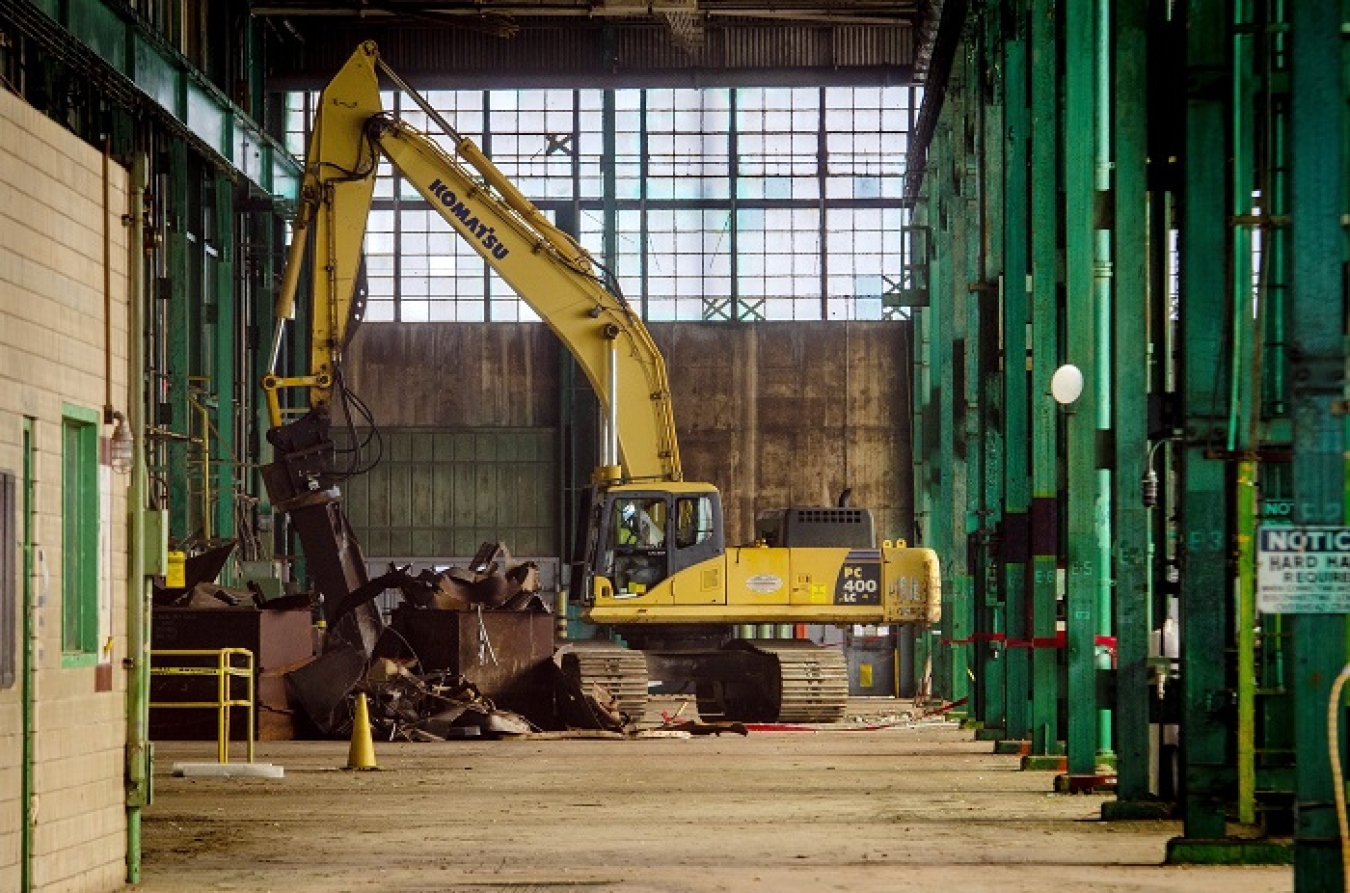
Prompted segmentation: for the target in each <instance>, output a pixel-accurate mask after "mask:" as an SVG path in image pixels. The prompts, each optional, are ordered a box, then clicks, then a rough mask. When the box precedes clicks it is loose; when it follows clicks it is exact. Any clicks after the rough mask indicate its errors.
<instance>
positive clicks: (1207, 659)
mask: <svg viewBox="0 0 1350 893" xmlns="http://www.w3.org/2000/svg"><path fill="white" fill-rule="evenodd" d="M1225 7H1226V3H1225V2H1223V0H1194V2H1192V3H1191V4H1190V6H1189V11H1188V18H1187V22H1186V25H1187V27H1186V34H1187V67H1188V81H1187V86H1188V90H1187V114H1186V143H1185V149H1184V152H1183V155H1182V165H1183V169H1184V178H1185V183H1184V186H1183V194H1182V198H1181V201H1182V204H1181V207H1182V224H1181V308H1182V309H1181V314H1180V320H1179V329H1180V339H1181V344H1180V348H1179V355H1180V359H1179V364H1178V365H1179V372H1178V380H1179V382H1180V385H1179V387H1180V390H1181V403H1182V411H1183V413H1184V426H1185V434H1184V440H1183V444H1182V453H1181V493H1180V494H1179V530H1178V537H1179V559H1180V570H1181V578H1180V586H1181V598H1180V602H1181V684H1182V724H1181V725H1182V729H1183V730H1184V742H1183V749H1182V773H1183V776H1184V778H1185V784H1186V790H1185V803H1184V810H1185V826H1184V834H1185V838H1186V839H1189V840H1191V841H1195V840H1213V839H1219V838H1222V837H1223V836H1224V832H1225V823H1224V819H1225V804H1226V801H1227V798H1228V793H1229V790H1230V788H1229V787H1225V786H1224V785H1223V784H1222V783H1221V780H1222V779H1224V778H1225V777H1226V776H1227V770H1228V769H1230V768H1231V767H1229V766H1228V764H1227V762H1226V759H1227V740H1228V738H1227V725H1226V722H1225V718H1224V714H1223V713H1222V712H1221V711H1222V708H1223V706H1224V705H1225V704H1226V703H1227V698H1228V689H1227V673H1226V666H1225V665H1226V661H1227V658H1226V657H1225V658H1224V659H1218V656H1219V655H1227V653H1228V650H1227V649H1228V639H1227V636H1226V632H1227V629H1228V610H1227V606H1228V602H1229V598H1230V595H1231V575H1230V568H1229V566H1228V550H1229V536H1230V526H1229V523H1228V512H1229V500H1228V495H1227V475H1226V469H1225V467H1224V464H1223V462H1222V461H1221V459H1220V458H1217V457H1215V456H1214V455H1213V453H1212V448H1213V447H1215V446H1216V445H1219V444H1222V443H1223V438H1224V434H1225V431H1224V415H1223V412H1222V407H1221V406H1216V401H1215V395H1216V394H1218V393H1221V390H1220V389H1221V388H1222V387H1223V384H1224V381H1223V376H1222V372H1221V370H1222V369H1223V368H1224V367H1225V363H1226V360H1227V359H1228V358H1227V356H1226V355H1225V353H1224V341H1225V339H1226V335H1225V332H1224V330H1223V320H1224V318H1225V316H1226V312H1225V311H1226V309H1227V303H1228V301H1227V294H1226V292H1225V288H1224V276H1223V275H1222V274H1221V273H1219V271H1222V270H1223V269H1224V268H1225V266H1226V265H1227V263H1228V261H1229V257H1228V250H1227V249H1228V246H1227V244H1226V241H1227V232H1226V225H1225V224H1226V219H1227V214H1228V209H1227V202H1226V198H1227V195H1226V190H1225V183H1224V165H1221V164H1215V163H1214V159H1216V158H1226V157H1228V146H1227V139H1226V131H1225V127H1224V121H1225V103H1226V99H1227V93H1226V91H1225V89H1224V83H1225V78H1226V75H1227V72H1226V70H1225V57H1226V47H1225V39H1224V35H1225V33H1226V32H1227V16H1226V15H1225ZM1235 781H1236V779H1235V778H1233V779H1230V784H1231V783H1232V782H1235ZM1173 852H1174V853H1175V852H1176V849H1175V847H1174V848H1173Z"/></svg>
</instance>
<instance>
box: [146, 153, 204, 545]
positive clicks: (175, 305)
mask: <svg viewBox="0 0 1350 893" xmlns="http://www.w3.org/2000/svg"><path fill="white" fill-rule="evenodd" d="M166 155H167V159H166V160H167V165H166V167H167V170H163V171H162V172H163V173H167V175H168V182H169V183H170V184H172V185H171V186H170V188H169V190H168V195H166V196H163V197H162V198H163V201H164V203H165V207H166V216H167V219H166V220H165V224H166V227H165V229H166V230H167V236H166V244H167V253H168V261H167V270H165V273H166V275H165V277H164V278H162V279H159V280H158V281H156V282H155V283H154V285H155V287H156V291H155V297H156V300H158V301H164V302H167V306H165V307H164V314H163V319H164V320H165V323H166V325H165V328H164V331H163V332H162V333H161V334H162V336H163V337H164V339H165V341H166V342H167V348H166V350H167V361H168V366H167V368H166V369H165V370H163V371H164V373H165V374H166V375H167V376H168V397H167V400H166V401H165V402H164V403H163V404H162V406H161V413H162V414H161V416H160V418H159V419H158V422H159V427H160V428H163V429H165V430H167V431H169V432H172V434H173V435H174V436H173V437H172V438H171V439H170V440H169V441H168V446H167V449H166V459H167V464H166V467H165V468H163V469H160V473H161V474H162V475H164V478H165V480H167V481H168V483H169V487H170V495H169V530H170V531H171V536H173V537H175V538H176V539H179V540H180V541H181V539H183V538H186V537H188V536H190V535H191V534H192V532H193V531H192V530H191V529H189V518H190V517H191V516H190V513H189V510H188V507H189V495H188V494H189V487H188V485H187V475H186V474H185V473H184V472H183V469H186V468H187V467H188V448H187V436H188V432H189V431H190V430H191V428H192V423H191V420H190V418H189V416H190V414H191V412H192V404H191V403H189V402H188V390H189V376H190V375H192V374H193V371H194V370H193V362H192V361H193V357H194V355H195V353H194V348H195V341H196V339H197V338H198V337H200V329H199V328H198V323H199V322H200V311H199V309H198V304H199V299H198V295H197V291H196V290H195V289H193V287H192V286H193V278H192V276H191V266H190V263H189V259H188V252H189V245H188V231H189V224H188V215H189V207H190V203H189V201H188V189H190V188H192V186H193V185H194V184H195V181H194V180H192V179H191V178H189V176H188V151H187V143H185V142H184V141H183V140H180V139H173V140H170V142H169V149H168V152H167V153H166Z"/></svg>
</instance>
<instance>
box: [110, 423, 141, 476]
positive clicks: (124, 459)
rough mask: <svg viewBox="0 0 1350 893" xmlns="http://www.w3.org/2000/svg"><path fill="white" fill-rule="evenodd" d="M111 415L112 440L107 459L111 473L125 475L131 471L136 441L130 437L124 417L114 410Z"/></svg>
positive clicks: (128, 426) (129, 428)
mask: <svg viewBox="0 0 1350 893" xmlns="http://www.w3.org/2000/svg"><path fill="white" fill-rule="evenodd" d="M112 415H113V430H112V439H111V441H110V442H109V445H108V458H109V461H111V462H112V467H113V471H118V472H121V473H123V474H125V473H126V472H128V471H131V462H132V458H133V456H134V454H135V446H136V440H135V438H134V437H132V435H131V426H130V425H128V424H127V419H126V416H124V415H122V413H120V412H117V411H116V410H114V411H113V414H112Z"/></svg>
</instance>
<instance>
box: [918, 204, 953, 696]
mask: <svg viewBox="0 0 1350 893" xmlns="http://www.w3.org/2000/svg"><path fill="white" fill-rule="evenodd" d="M929 188H930V184H929V183H927V182H925V183H924V184H923V185H922V186H921V187H920V191H919V199H918V201H917V202H916V203H915V205H914V212H913V216H912V218H911V224H912V225H913V226H916V227H929V228H931V226H932V222H933V221H932V214H931V208H930V203H929V200H928V195H929ZM930 231H931V230H930ZM923 248H924V250H925V252H927V253H926V254H925V256H924V257H923V258H921V259H920V258H913V257H911V258H910V260H911V262H912V263H918V264H919V265H920V270H921V271H923V275H924V277H925V279H924V281H923V282H917V281H916V282H915V283H914V285H915V287H916V288H922V289H923V290H924V291H925V293H927V294H929V295H932V294H934V293H935V289H936V283H935V282H934V280H933V272H932V271H933V265H932V253H933V247H932V239H931V238H928V239H924V240H923ZM932 320H933V309H932V304H931V301H930V302H929V305H928V306H926V307H923V308H922V309H919V310H916V311H915V313H914V316H913V327H914V347H913V356H914V384H913V388H914V395H913V403H914V413H913V419H912V422H911V424H912V425H913V426H914V427H913V431H912V437H911V440H912V443H913V445H914V450H913V453H914V529H915V533H916V543H917V545H922V546H933V545H935V544H936V543H937V536H936V534H937V527H936V526H934V523H935V522H934V520H933V499H934V493H933V488H932V476H933V469H934V466H933V461H932V459H933V457H934V456H935V455H936V451H935V450H934V442H933V432H934V427H933V408H932V395H933V375H932V356H933V354H932V345H931V336H930V330H931V328H932ZM944 607H945V605H944ZM940 634H941V624H938V628H937V630H930V629H927V628H924V629H922V630H920V631H919V632H918V633H917V634H916V635H915V637H914V678H915V679H916V680H919V684H918V686H916V688H917V691H916V693H917V694H923V693H925V692H924V691H923V685H924V682H923V680H925V679H926V680H928V684H929V686H930V689H929V692H930V693H931V683H932V680H933V675H932V660H933V658H934V656H935V655H934V648H933V641H934V639H935V638H936V637H937V635H940Z"/></svg>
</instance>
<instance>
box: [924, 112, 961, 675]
mask: <svg viewBox="0 0 1350 893" xmlns="http://www.w3.org/2000/svg"><path fill="white" fill-rule="evenodd" d="M948 95H949V97H951V96H952V95H953V94H951V93H949V94H948ZM954 106H955V103H951V104H950V105H949V107H948V108H949V109H954ZM952 116H954V111H953V112H950V113H949V112H948V110H947V109H944V118H945V121H944V123H942V124H940V125H939V126H938V132H937V133H936V134H935V135H934V140H933V149H932V150H930V153H931V152H933V150H936V154H935V157H934V160H935V162H936V164H937V170H939V171H941V172H942V174H941V175H940V176H939V178H938V180H937V182H936V183H935V187H936V193H937V194H936V195H935V196H934V204H935V206H936V207H937V214H938V220H937V226H936V228H935V230H934V235H935V237H936V239H937V246H938V250H937V256H936V258H935V259H934V260H935V262H934V264H933V267H934V270H935V272H936V279H937V282H936V285H937V287H936V289H935V291H934V293H933V301H934V302H935V310H936V313H935V314H934V315H933V328H932V331H931V332H930V333H929V337H930V338H931V339H932V350H933V355H934V359H933V370H934V372H936V377H935V379H934V383H933V384H934V388H935V391H936V393H935V394H934V397H933V403H934V408H935V412H934V416H935V417H936V422H937V426H938V427H937V436H938V451H937V455H938V471H937V480H938V486H937V494H938V497H937V499H936V500H935V501H934V504H933V520H934V528H935V530H936V531H937V543H938V545H937V547H936V548H937V549H938V554H939V555H940V556H941V558H942V569H943V580H942V586H943V588H942V592H943V606H942V638H943V640H944V641H945V642H947V643H951V642H953V641H956V640H960V639H964V638H966V637H967V636H968V635H969V634H970V629H969V626H968V624H967V616H966V613H965V611H964V607H965V593H964V592H963V591H962V589H961V586H962V583H963V582H964V577H965V548H964V546H965V544H964V543H959V544H958V543H957V539H958V537H957V536H956V535H955V531H957V530H958V529H960V525H963V524H964V509H965V498H964V497H965V494H964V492H960V493H958V491H957V484H958V480H959V478H960V472H961V470H962V457H961V456H959V455H958V454H957V438H956V425H957V422H958V420H959V413H958V411H957V410H958V408H959V407H960V406H961V405H963V404H964V399H963V396H964V395H963V391H961V390H958V389H957V388H956V387H955V384H956V377H955V376H956V353H955V349H954V344H953V339H954V333H955V331H956V300H955V298H954V288H953V285H952V282H953V271H954V268H955V267H956V263H957V261H958V259H959V258H960V248H959V245H960V238H959V235H958V231H959V229H960V226H961V214H960V211H959V208H958V207H957V205H958V197H957V195H956V192H955V190H956V184H955V183H954V182H953V181H952V179H951V176H950V174H951V163H952V157H951V155H952V142H953V139H952V135H951V131H952V125H951V118H952ZM957 394H962V397H957V396H956V395H957ZM962 446H964V443H963V444H962ZM934 665H935V677H934V681H935V690H936V691H937V692H938V693H939V694H941V695H942V696H943V697H945V698H947V699H948V700H952V701H955V700H958V699H959V698H962V697H964V696H965V694H966V678H965V670H966V661H965V652H964V649H963V648H962V647H961V646H953V645H951V644H946V645H944V646H943V647H942V648H941V649H940V650H939V652H938V659H937V660H935V661H934Z"/></svg>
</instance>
